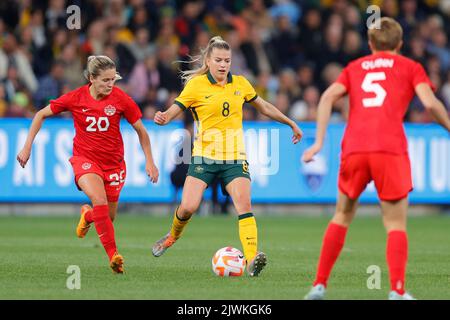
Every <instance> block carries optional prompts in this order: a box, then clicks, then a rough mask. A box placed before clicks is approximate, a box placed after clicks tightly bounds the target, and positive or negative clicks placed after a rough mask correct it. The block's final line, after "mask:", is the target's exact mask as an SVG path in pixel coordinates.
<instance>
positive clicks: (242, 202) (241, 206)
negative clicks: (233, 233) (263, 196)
mask: <svg viewBox="0 0 450 320" xmlns="http://www.w3.org/2000/svg"><path fill="white" fill-rule="evenodd" d="M234 203H235V206H236V210H237V211H238V212H244V213H245V212H251V211H252V202H251V201H250V199H249V197H247V196H241V195H238V196H235V197H234Z"/></svg>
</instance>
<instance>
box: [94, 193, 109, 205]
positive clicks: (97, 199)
mask: <svg viewBox="0 0 450 320" xmlns="http://www.w3.org/2000/svg"><path fill="white" fill-rule="evenodd" d="M91 202H92V205H94V206H103V205H107V204H108V199H106V195H94V196H92V197H91Z"/></svg>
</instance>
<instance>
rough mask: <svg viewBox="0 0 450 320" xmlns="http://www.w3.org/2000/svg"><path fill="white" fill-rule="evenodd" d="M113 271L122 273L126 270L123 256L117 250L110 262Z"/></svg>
mask: <svg viewBox="0 0 450 320" xmlns="http://www.w3.org/2000/svg"><path fill="white" fill-rule="evenodd" d="M109 266H110V267H111V269H112V271H113V273H117V274H122V273H123V272H124V269H123V257H122V256H121V255H120V254H118V253H117V252H116V253H114V255H113V256H112V258H111V262H110V263H109Z"/></svg>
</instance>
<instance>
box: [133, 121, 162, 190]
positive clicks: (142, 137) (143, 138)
mask: <svg viewBox="0 0 450 320" xmlns="http://www.w3.org/2000/svg"><path fill="white" fill-rule="evenodd" d="M133 128H134V130H136V133H137V135H138V137H139V142H140V144H141V148H142V150H143V151H144V155H145V172H146V173H147V175H148V176H149V178H150V181H151V182H153V183H156V182H158V177H159V171H158V168H157V167H156V165H155V162H154V161H153V155H152V146H151V143H150V137H149V136H148V133H147V130H146V129H145V127H144V124H143V123H142V120H141V119H139V120H138V121H136V122H135V123H134V124H133Z"/></svg>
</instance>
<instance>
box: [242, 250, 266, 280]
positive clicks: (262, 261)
mask: <svg viewBox="0 0 450 320" xmlns="http://www.w3.org/2000/svg"><path fill="white" fill-rule="evenodd" d="M266 264H267V256H266V254H265V253H264V252H258V253H257V254H256V256H255V257H254V258H253V260H252V261H250V263H248V264H247V273H248V275H249V276H250V277H257V276H258V275H259V274H260V273H261V271H262V269H264V267H265V266H266Z"/></svg>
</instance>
